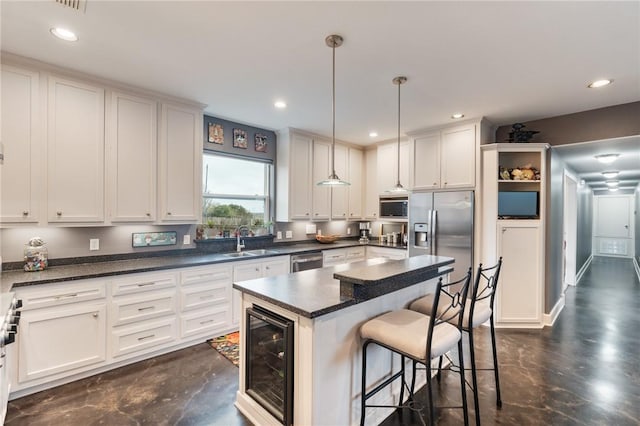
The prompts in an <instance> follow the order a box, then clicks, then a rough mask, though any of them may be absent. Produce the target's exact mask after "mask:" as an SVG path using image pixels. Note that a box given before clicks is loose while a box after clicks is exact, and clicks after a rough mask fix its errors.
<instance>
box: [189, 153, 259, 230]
mask: <svg viewBox="0 0 640 426" xmlns="http://www.w3.org/2000/svg"><path fill="white" fill-rule="evenodd" d="M202 166H203V167H202V173H203V183H202V188H203V195H202V197H203V200H202V201H203V202H202V223H203V224H205V225H207V226H208V227H209V228H213V227H215V228H216V229H218V230H219V231H220V232H221V233H222V232H224V231H225V230H228V231H233V230H234V229H235V228H237V227H238V226H239V225H248V226H249V227H251V228H252V229H253V228H255V227H259V226H260V225H262V226H264V224H266V223H267V222H268V220H269V217H270V214H269V207H270V202H269V201H270V197H269V195H270V193H271V187H270V182H271V164H270V163H265V162H262V161H258V160H252V159H245V158H237V157H230V156H225V155H219V154H213V153H209V152H205V153H204V155H203V165H202Z"/></svg>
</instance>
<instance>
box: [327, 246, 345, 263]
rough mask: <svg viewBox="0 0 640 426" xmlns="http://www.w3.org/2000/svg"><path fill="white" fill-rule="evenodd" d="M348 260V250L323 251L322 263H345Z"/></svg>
mask: <svg viewBox="0 0 640 426" xmlns="http://www.w3.org/2000/svg"><path fill="white" fill-rule="evenodd" d="M346 260H347V251H346V250H341V249H339V250H327V251H324V252H322V265H323V266H331V265H338V264H340V263H344V262H345V261H346Z"/></svg>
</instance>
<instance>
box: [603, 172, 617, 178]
mask: <svg viewBox="0 0 640 426" xmlns="http://www.w3.org/2000/svg"><path fill="white" fill-rule="evenodd" d="M618 173H620V172H614V171H611V172H602V176H604V177H606V178H607V179H612V178H614V177H616V176H618Z"/></svg>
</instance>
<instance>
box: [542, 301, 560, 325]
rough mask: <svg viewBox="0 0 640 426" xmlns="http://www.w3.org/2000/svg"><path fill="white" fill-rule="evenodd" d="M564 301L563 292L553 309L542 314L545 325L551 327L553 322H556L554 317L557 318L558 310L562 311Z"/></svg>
mask: <svg viewBox="0 0 640 426" xmlns="http://www.w3.org/2000/svg"><path fill="white" fill-rule="evenodd" d="M564 301H565V296H564V294H563V295H562V296H560V299H558V301H557V302H556V304H555V306H554V307H553V309H551V312H549V313H548V314H544V325H545V327H551V326H552V325H553V323H554V322H556V319H558V316H559V315H560V312H562V309H563V308H564Z"/></svg>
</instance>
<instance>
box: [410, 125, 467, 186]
mask: <svg viewBox="0 0 640 426" xmlns="http://www.w3.org/2000/svg"><path fill="white" fill-rule="evenodd" d="M479 131H480V125H479V124H475V123H471V124H466V125H462V126H458V127H451V128H446V129H442V130H438V131H432V132H429V133H425V134H419V135H415V136H414V137H413V142H414V146H413V154H414V155H413V157H414V158H413V173H412V174H413V176H412V178H413V179H412V180H413V189H456V188H473V187H474V186H475V183H476V160H477V157H478V150H479V146H480V142H479Z"/></svg>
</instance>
